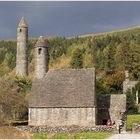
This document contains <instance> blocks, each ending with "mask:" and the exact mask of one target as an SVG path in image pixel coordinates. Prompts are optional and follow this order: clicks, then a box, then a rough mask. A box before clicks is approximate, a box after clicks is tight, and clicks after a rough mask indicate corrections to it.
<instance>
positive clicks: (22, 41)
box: [16, 17, 28, 76]
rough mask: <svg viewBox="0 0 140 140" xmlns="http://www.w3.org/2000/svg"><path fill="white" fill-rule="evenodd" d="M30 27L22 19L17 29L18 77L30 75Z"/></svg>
mask: <svg viewBox="0 0 140 140" xmlns="http://www.w3.org/2000/svg"><path fill="white" fill-rule="evenodd" d="M27 44H28V26H27V23H26V21H25V19H24V17H22V18H21V20H20V22H19V24H18V27H17V55H16V75H17V76H27V75H28V55H27Z"/></svg>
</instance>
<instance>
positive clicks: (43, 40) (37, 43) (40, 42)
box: [35, 36, 46, 47]
mask: <svg viewBox="0 0 140 140" xmlns="http://www.w3.org/2000/svg"><path fill="white" fill-rule="evenodd" d="M35 46H36V47H38V46H44V47H46V41H45V39H44V37H43V36H40V37H39V38H38V41H37V42H36V45H35Z"/></svg>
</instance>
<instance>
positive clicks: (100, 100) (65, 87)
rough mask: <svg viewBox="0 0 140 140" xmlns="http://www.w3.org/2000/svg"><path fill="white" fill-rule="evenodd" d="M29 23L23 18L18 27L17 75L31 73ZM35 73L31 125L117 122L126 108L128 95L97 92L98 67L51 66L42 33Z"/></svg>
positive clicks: (31, 99)
mask: <svg viewBox="0 0 140 140" xmlns="http://www.w3.org/2000/svg"><path fill="white" fill-rule="evenodd" d="M27 50H28V26H27V23H26V21H25V19H24V18H22V19H21V21H20V23H19V25H18V28H17V60H16V74H17V76H27V74H28V59H27V58H28V56H27ZM34 50H35V53H34V55H35V73H34V79H33V82H32V90H31V96H30V101H29V113H28V114H29V117H28V118H29V125H31V126H43V125H45V126H49V127H57V126H72V125H75V126H85V127H92V126H95V125H102V124H106V121H107V120H108V119H111V120H113V121H115V122H116V123H117V122H118V121H119V119H120V113H122V112H125V111H126V96H125V94H118V95H110V94H109V95H100V96H97V95H96V73H95V68H89V69H54V70H53V69H49V68H48V64H49V61H48V54H49V52H48V47H47V42H46V40H44V38H43V37H42V36H40V37H39V39H38V41H37V43H36V45H35V47H34Z"/></svg>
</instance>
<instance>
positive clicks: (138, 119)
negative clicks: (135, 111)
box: [126, 115, 140, 130]
mask: <svg viewBox="0 0 140 140" xmlns="http://www.w3.org/2000/svg"><path fill="white" fill-rule="evenodd" d="M135 123H136V124H140V115H128V116H127V125H126V127H127V130H131V129H132V125H133V124H135Z"/></svg>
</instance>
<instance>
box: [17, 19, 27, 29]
mask: <svg viewBox="0 0 140 140" xmlns="http://www.w3.org/2000/svg"><path fill="white" fill-rule="evenodd" d="M18 26H19V27H26V28H27V27H28V25H27V23H26V21H25V19H24V17H22V18H21V20H20V22H19V24H18Z"/></svg>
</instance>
